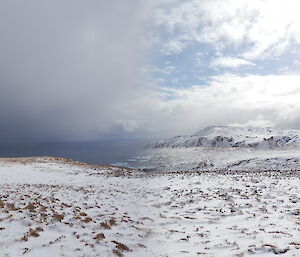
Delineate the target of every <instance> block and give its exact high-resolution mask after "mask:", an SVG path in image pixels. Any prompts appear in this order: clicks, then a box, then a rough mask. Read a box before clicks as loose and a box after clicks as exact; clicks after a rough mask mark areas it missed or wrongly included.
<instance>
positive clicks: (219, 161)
mask: <svg viewBox="0 0 300 257" xmlns="http://www.w3.org/2000/svg"><path fill="white" fill-rule="evenodd" d="M299 136H300V131H299V130H280V129H275V128H244V127H230V126H212V127H207V128H205V129H203V130H201V131H199V132H198V133H196V134H194V135H191V136H177V137H173V138H170V139H165V140H161V141H158V142H153V143H150V144H148V146H147V148H148V153H147V154H148V155H149V156H150V163H151V164H152V166H153V168H155V169H156V170H161V171H166V170H170V169H172V170H173V171H174V170H175V171H185V170H216V169H217V170H252V171H255V170H264V171H268V170H300V140H299Z"/></svg>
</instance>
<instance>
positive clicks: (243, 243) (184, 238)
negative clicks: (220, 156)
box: [0, 157, 300, 257]
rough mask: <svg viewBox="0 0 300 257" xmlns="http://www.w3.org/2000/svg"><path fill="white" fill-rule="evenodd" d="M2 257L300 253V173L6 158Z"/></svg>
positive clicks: (2, 164) (0, 189)
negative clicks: (125, 166) (150, 169)
mask: <svg viewBox="0 0 300 257" xmlns="http://www.w3.org/2000/svg"><path fill="white" fill-rule="evenodd" d="M0 178H1V179H0V256H1V257H17V256H28V257H29V256H30V257H33V256H36V257H40V256H43V257H47V256H49V257H50V256H51V257H56V256H72V257H73V256H74V257H76V256H90V257H94V256H101V257H103V256H104V257H105V256H132V257H140V256H146V257H147V256H172V257H173V256H175V257H177V256H252V255H253V254H257V255H258V256H274V254H282V255H283V256H299V255H300V204H299V202H300V172H299V171H268V172H259V171H256V172H253V171H251V172H248V171H220V170H219V171H207V172H202V171H188V172H148V173H147V172H139V171H134V170H129V169H123V168H116V167H108V166H90V165H85V164H82V163H76V162H72V161H68V160H65V159H59V158H50V157H45V158H29V159H3V160H1V161H0Z"/></svg>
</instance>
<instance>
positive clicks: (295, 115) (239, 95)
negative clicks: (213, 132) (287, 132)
mask: <svg viewBox="0 0 300 257" xmlns="http://www.w3.org/2000/svg"><path fill="white" fill-rule="evenodd" d="M299 81H300V75H267V76H260V75H247V76H238V75H233V74H224V75H218V76H215V77H212V78H211V81H210V83H208V84H207V85H199V86H193V87H191V88H185V89H174V88H165V89H164V90H162V91H161V92H158V91H157V90H156V91H153V90H152V91H149V92H148V93H147V96H145V97H144V98H140V99H138V100H136V101H134V102H131V103H130V104H129V105H128V106H127V107H126V108H125V109H124V110H126V112H127V114H126V113H124V115H123V117H124V118H125V119H124V120H123V121H120V122H121V123H122V122H125V121H126V120H127V119H129V117H130V119H133V120H136V122H137V124H138V127H139V128H143V130H144V131H148V133H151V134H152V135H155V134H156V135H165V136H168V135H170V134H172V135H176V134H190V133H195V132H196V131H197V130H199V129H201V128H203V127H205V126H208V125H216V124H217V125H226V124H239V125H249V126H255V125H256V126H278V127H283V128H298V129H300V115H299V113H300V105H299V99H300V83H299ZM126 115H128V116H127V117H126ZM134 117H135V118H134Z"/></svg>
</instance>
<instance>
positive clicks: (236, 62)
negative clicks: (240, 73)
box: [210, 56, 255, 68]
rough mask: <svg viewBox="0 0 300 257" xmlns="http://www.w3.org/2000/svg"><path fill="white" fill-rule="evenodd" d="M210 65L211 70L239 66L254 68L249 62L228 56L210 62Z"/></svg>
mask: <svg viewBox="0 0 300 257" xmlns="http://www.w3.org/2000/svg"><path fill="white" fill-rule="evenodd" d="M210 65H211V67H213V68H238V67H241V66H255V64H254V63H252V62H250V61H247V60H245V59H240V58H234V57H230V56H226V57H219V58H216V59H214V60H213V61H212V62H211V64H210Z"/></svg>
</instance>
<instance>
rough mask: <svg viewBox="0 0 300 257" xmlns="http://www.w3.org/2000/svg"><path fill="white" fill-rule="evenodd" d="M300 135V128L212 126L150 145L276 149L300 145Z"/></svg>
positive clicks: (159, 146)
mask: <svg viewBox="0 0 300 257" xmlns="http://www.w3.org/2000/svg"><path fill="white" fill-rule="evenodd" d="M299 136H300V131H299V130H280V129H275V128H244V127H231V126H210V127H207V128H205V129H203V130H200V131H199V132H197V133H196V134H194V135H188V136H176V137H172V138H170V139H166V140H161V141H158V142H154V143H152V144H150V145H149V146H148V147H150V148H165V147H171V148H174V147H222V148H228V147H241V148H250V149H274V148H287V147H299V145H300V141H299Z"/></svg>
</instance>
